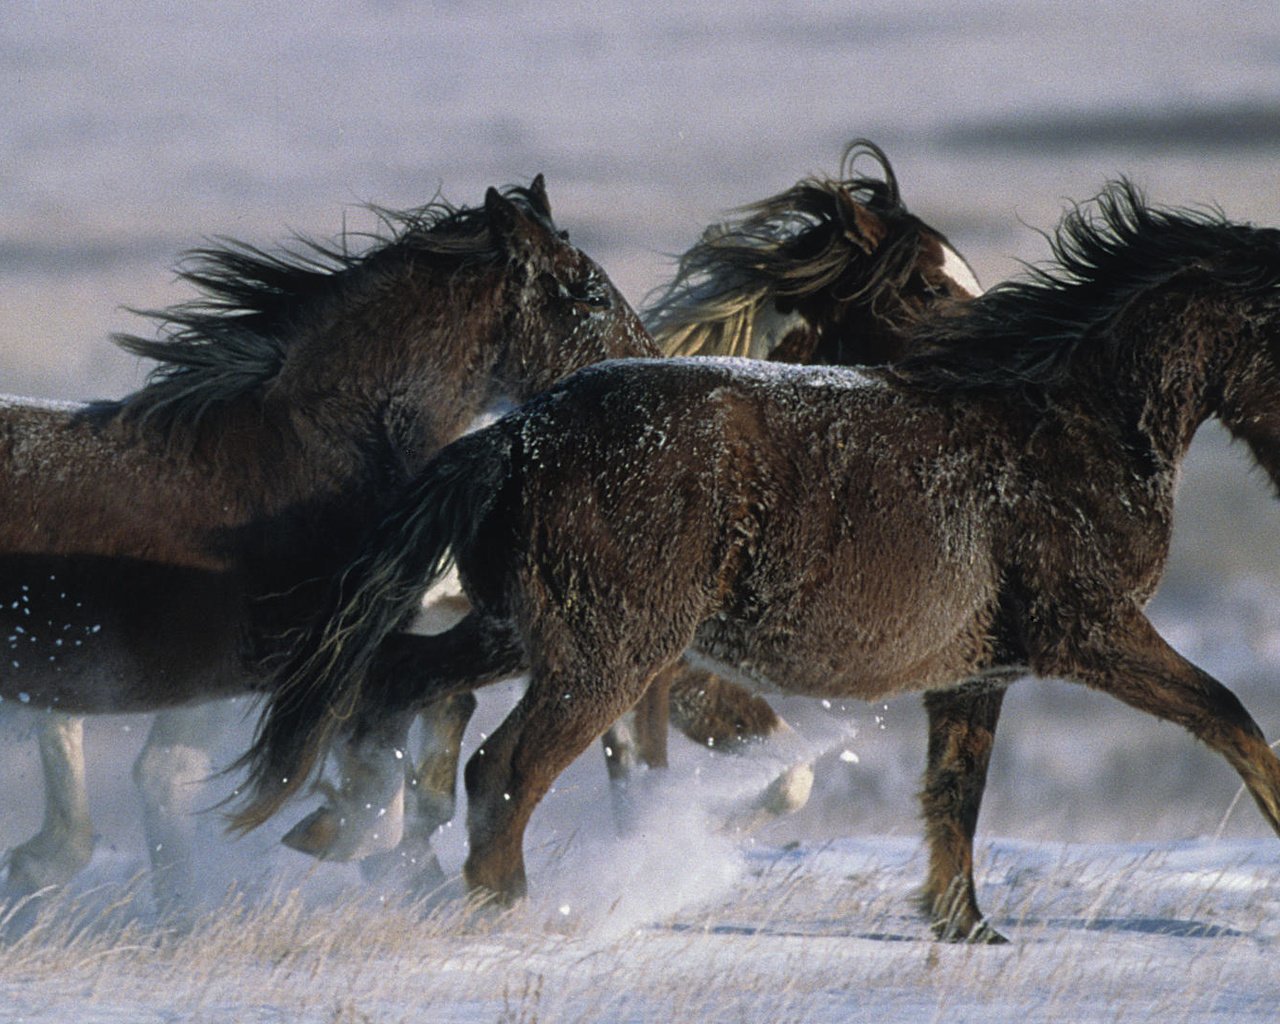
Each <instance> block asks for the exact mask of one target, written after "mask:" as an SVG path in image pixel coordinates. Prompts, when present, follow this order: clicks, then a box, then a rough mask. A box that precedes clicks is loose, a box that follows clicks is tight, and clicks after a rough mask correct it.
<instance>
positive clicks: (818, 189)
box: [285, 140, 979, 890]
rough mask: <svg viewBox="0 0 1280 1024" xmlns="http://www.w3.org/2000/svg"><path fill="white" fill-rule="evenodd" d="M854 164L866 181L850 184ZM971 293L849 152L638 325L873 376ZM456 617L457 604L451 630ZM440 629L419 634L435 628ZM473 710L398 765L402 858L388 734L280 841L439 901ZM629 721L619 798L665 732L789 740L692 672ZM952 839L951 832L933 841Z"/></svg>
mask: <svg viewBox="0 0 1280 1024" xmlns="http://www.w3.org/2000/svg"><path fill="white" fill-rule="evenodd" d="M863 161H866V162H869V163H871V164H872V165H873V169H874V172H875V173H874V176H869V175H866V174H860V173H857V164H859V163H860V162H863ZM978 290H979V288H978V285H977V282H976V279H975V278H974V275H973V273H972V271H971V270H970V269H969V267H968V266H967V264H965V262H964V260H963V259H961V257H960V256H959V255H958V254H957V253H956V252H955V250H954V249H953V248H952V247H951V245H950V243H949V242H948V241H947V239H946V238H945V237H944V236H943V235H942V234H940V233H939V232H938V231H937V230H936V229H934V228H933V227H931V226H930V225H928V224H926V223H924V222H923V221H921V220H920V218H918V217H916V216H915V215H914V214H912V213H911V212H910V211H909V210H908V209H907V207H906V206H905V204H904V203H903V200H902V196H901V192H900V189H899V186H898V182H897V178H896V176H895V175H894V172H893V168H892V166H891V165H890V162H889V160H888V158H887V157H886V156H885V154H884V153H883V151H882V150H880V149H879V147H877V146H875V145H874V144H873V143H870V142H868V141H866V140H857V141H855V142H853V143H851V144H850V145H849V146H848V147H846V150H845V153H844V157H843V159H842V161H841V173H840V176H839V177H838V178H828V177H820V178H806V179H804V180H802V181H800V182H798V183H797V184H796V185H794V186H792V187H791V188H789V189H786V190H785V191H783V192H781V193H778V194H777V195H774V196H770V197H768V198H766V199H763V200H761V201H759V202H757V203H753V204H751V205H750V206H748V207H745V208H743V209H742V210H741V211H739V214H738V215H737V216H736V217H734V218H733V219H732V220H730V221H727V222H725V223H721V224H717V225H714V226H712V227H711V228H708V229H707V230H706V231H705V232H704V234H703V237H702V238H701V239H700V240H699V241H698V243H697V244H696V245H694V246H693V247H692V248H691V249H690V250H689V251H688V252H686V253H685V254H684V255H683V256H682V257H681V258H680V261H679V266H678V268H677V272H676V275H675V277H674V279H673V280H672V281H671V283H670V284H668V285H667V286H666V287H665V288H663V289H661V291H660V292H659V293H657V294H656V296H654V297H653V298H652V299H651V300H650V302H649V304H648V307H647V310H646V312H645V313H644V320H645V323H646V326H648V327H649V329H650V332H651V333H652V334H653V336H654V338H655V340H656V341H657V342H658V343H659V345H661V347H662V348H663V349H664V350H665V351H666V352H668V353H669V354H699V355H750V356H754V357H758V358H766V359H772V360H777V361H785V362H834V363H845V364H858V365H867V364H876V363H883V362H885V361H889V360H894V359H897V358H900V357H901V356H902V354H903V350H904V345H905V343H906V338H907V330H908V327H909V325H910V324H911V323H913V322H914V321H915V320H916V319H918V318H919V316H920V315H922V314H923V313H924V312H925V311H926V310H927V309H929V308H931V307H933V306H934V305H936V304H937V303H938V302H939V301H947V300H951V299H960V298H968V297H970V296H971V295H973V294H976V293H977V291H978ZM464 611H465V602H463V605H462V608H461V609H460V610H459V611H458V614H459V616H460V614H462V613H463V612H464ZM436 619H437V621H435V622H434V623H431V624H428V623H424V622H422V621H421V620H420V622H419V624H418V626H417V627H416V628H426V629H430V630H433V631H435V630H439V629H442V628H444V625H443V624H442V623H441V622H440V621H439V620H438V617H436ZM449 624H452V623H451V621H450V622H449ZM668 687H670V690H668ZM668 704H669V709H668ZM473 708H474V701H473V700H472V699H471V697H470V696H469V695H458V696H455V697H451V698H448V699H445V700H442V701H440V702H437V703H436V704H435V705H433V706H432V707H431V708H430V709H428V710H427V711H426V712H425V714H424V716H423V723H424V726H425V733H424V737H425V740H426V743H425V751H424V753H423V755H422V756H421V757H420V758H415V759H411V760H406V761H405V762H403V763H404V766H405V768H406V771H407V774H408V781H407V786H406V789H405V800H406V803H405V824H404V832H403V841H402V842H401V843H400V844H399V845H398V846H397V847H396V848H394V849H392V850H390V851H388V852H387V853H385V854H379V853H377V852H375V849H374V844H373V843H372V842H371V841H370V834H371V831H372V830H374V829H379V835H380V836H382V837H385V836H386V834H387V831H388V830H387V829H386V828H385V822H380V820H379V819H377V818H376V815H377V814H378V813H379V812H380V810H381V807H380V805H378V804H374V805H372V806H370V805H369V804H368V800H367V792H368V791H369V789H370V788H371V783H370V782H369V780H370V778H371V777H372V776H375V775H376V774H377V773H378V771H379V769H378V767H377V766H378V765H379V764H382V763H384V762H385V759H386V757H387V752H388V751H390V750H398V749H401V748H403V747H404V745H405V740H404V737H402V736H400V735H398V733H397V732H396V730H395V729H394V728H392V727H391V726H390V725H388V728H389V730H390V731H388V732H386V733H383V732H382V731H380V730H373V731H370V732H369V733H367V734H366V735H365V736H363V737H361V739H360V741H359V742H357V743H355V744H354V745H344V744H340V745H339V746H338V747H337V748H336V752H337V758H336V760H337V762H338V764H337V767H338V779H337V784H336V785H331V784H329V783H327V782H325V783H322V784H321V785H320V789H321V791H322V792H323V793H324V794H325V796H326V799H325V802H324V803H323V804H322V806H320V807H319V808H317V809H316V810H315V811H314V812H312V813H311V814H310V815H308V816H307V817H306V818H305V819H304V820H303V821H301V822H300V823H298V825H296V826H295V827H294V828H293V829H292V830H291V831H290V832H289V834H288V835H287V836H286V837H285V842H286V843H288V844H289V845H290V846H292V847H294V848H295V849H298V850H300V851H302V852H305V853H308V854H311V855H313V856H319V857H323V858H326V859H351V858H362V866H363V867H364V868H366V869H370V870H373V871H375V872H381V871H384V870H387V869H392V870H395V871H397V872H399V873H401V874H403V875H404V876H406V879H405V880H406V881H408V882H409V883H410V884H411V885H413V886H414V887H416V888H418V889H428V890H429V889H433V888H434V887H435V886H436V885H437V884H439V882H440V880H441V879H442V875H441V874H440V872H439V870H438V868H437V866H436V859H435V856H434V854H433V853H432V852H431V847H430V836H431V835H432V833H433V832H434V831H435V830H436V829H437V828H438V827H440V826H441V825H442V824H443V823H445V822H446V821H448V820H450V819H451V818H452V816H453V811H454V792H455V781H456V763H457V757H458V752H459V749H460V744H461V738H462V733H463V730H464V729H465V727H466V724H467V721H468V718H469V716H470V713H471V711H472V709H473ZM627 717H628V719H629V721H628V722H626V723H619V724H617V725H615V726H613V727H611V728H610V729H609V730H608V731H607V732H606V734H605V736H604V738H603V744H602V745H603V747H604V750H605V755H606V758H607V761H608V764H609V771H610V777H611V779H612V780H613V781H614V782H616V783H620V784H622V789H625V782H626V779H627V776H628V773H629V771H630V769H631V767H632V766H633V765H634V763H635V762H636V761H637V760H639V761H643V762H644V763H646V764H648V765H650V766H656V765H663V764H665V763H666V724H667V720H668V717H670V720H671V721H672V722H673V724H675V725H676V726H677V727H678V728H679V729H680V730H681V731H682V732H684V733H685V734H686V735H687V736H689V737H690V738H691V739H693V740H694V741H695V742H698V743H702V744H708V745H713V746H715V747H717V748H718V749H720V750H738V749H743V748H744V747H745V746H747V745H748V744H750V743H752V742H753V741H756V740H759V739H761V738H764V737H767V736H769V735H771V734H773V733H776V732H778V731H779V730H782V729H785V728H786V727H785V725H784V723H782V721H781V719H779V718H778V716H777V715H776V714H775V713H774V712H773V711H772V710H771V709H770V707H769V706H768V704H766V703H765V702H764V701H763V700H761V699H760V698H758V697H753V696H752V695H750V694H748V693H746V692H744V691H742V690H741V689H739V688H737V687H735V686H733V685H732V684H729V683H727V682H725V681H724V680H722V679H719V678H717V677H715V676H713V675H711V674H710V673H707V672H705V671H701V670H694V669H691V668H689V667H688V666H687V665H681V666H673V668H672V670H671V671H670V672H668V673H664V674H663V675H662V676H660V677H659V679H657V680H655V683H654V685H653V686H651V687H650V689H649V691H648V692H647V693H646V695H645V698H644V700H642V701H641V704H640V705H639V706H638V707H637V709H636V711H635V713H634V714H631V715H628V716H627ZM811 779H812V773H811V771H810V770H809V767H808V766H807V765H796V766H794V767H793V768H792V769H790V770H788V771H787V772H785V773H784V774H783V775H782V776H780V777H779V778H778V779H777V780H775V782H774V783H773V784H772V785H771V786H770V787H769V788H768V789H767V790H766V791H765V792H764V793H763V794H761V795H760V796H758V797H756V798H754V799H752V800H751V801H750V803H749V804H747V805H745V806H743V807H742V808H741V809H740V811H741V814H740V816H739V819H738V820H739V822H740V821H741V820H742V819H744V818H745V819H748V820H750V819H756V820H758V819H759V818H760V817H762V816H768V815H772V814H777V813H781V812H783V811H786V810H790V809H794V807H795V806H797V805H798V804H800V803H803V801H804V799H805V798H806V796H807V793H808V785H809V783H810V781H811ZM372 788H375V789H376V788H377V786H376V784H374V785H373V787H372ZM371 818H372V821H370V819H371ZM954 831H955V829H954V828H953V827H952V826H951V825H950V824H947V825H945V826H940V827H939V829H938V833H939V834H940V835H950V834H952V833H953V832H954ZM971 833H972V826H970V834H971ZM371 854H372V856H371Z"/></svg>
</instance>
